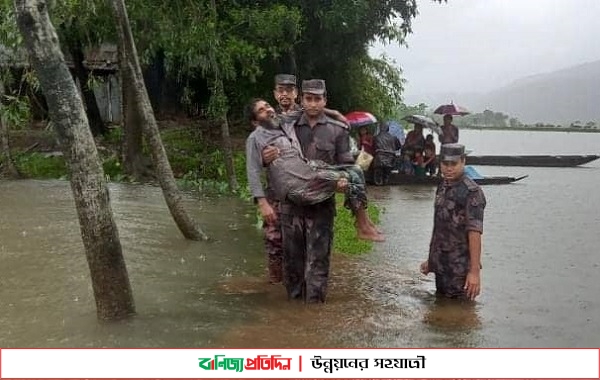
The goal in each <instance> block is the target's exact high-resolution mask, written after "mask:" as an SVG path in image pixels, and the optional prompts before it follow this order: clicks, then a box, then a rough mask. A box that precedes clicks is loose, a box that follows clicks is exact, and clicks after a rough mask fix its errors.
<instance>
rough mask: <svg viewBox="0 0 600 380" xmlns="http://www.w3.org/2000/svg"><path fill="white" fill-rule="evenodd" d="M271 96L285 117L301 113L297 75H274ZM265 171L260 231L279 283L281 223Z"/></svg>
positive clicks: (336, 116) (334, 113) (273, 277)
mask: <svg viewBox="0 0 600 380" xmlns="http://www.w3.org/2000/svg"><path fill="white" fill-rule="evenodd" d="M273 96H274V97H275V100H276V101H277V104H278V105H277V107H276V108H275V111H276V112H277V114H279V115H282V116H284V117H285V120H286V121H295V120H296V119H298V118H299V117H300V116H302V107H300V105H299V104H298V103H296V99H297V97H298V90H297V87H296V77H295V76H294V75H290V74H277V75H276V76H275V88H274V89H273ZM324 112H325V114H326V115H328V116H329V117H331V118H334V119H336V120H339V121H341V122H343V123H345V122H346V119H345V118H344V116H343V115H342V114H341V113H340V112H338V111H335V110H330V109H327V108H326V109H325V110H324ZM270 182H271V181H270V179H269V176H268V174H267V187H266V190H265V201H266V202H261V203H260V204H259V210H260V212H261V215H262V217H263V231H264V240H265V251H266V254H267V265H268V270H269V282H270V283H272V284H277V283H280V282H281V281H282V279H283V266H282V265H283V246H282V242H281V225H280V218H279V217H278V214H279V201H278V200H277V199H276V197H275V195H274V194H273V189H272V187H271V185H270Z"/></svg>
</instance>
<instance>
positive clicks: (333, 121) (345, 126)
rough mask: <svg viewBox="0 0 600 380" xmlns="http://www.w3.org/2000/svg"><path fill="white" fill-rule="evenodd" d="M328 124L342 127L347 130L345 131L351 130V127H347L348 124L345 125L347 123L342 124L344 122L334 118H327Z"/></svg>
mask: <svg viewBox="0 0 600 380" xmlns="http://www.w3.org/2000/svg"><path fill="white" fill-rule="evenodd" d="M327 122H328V123H329V124H333V125H336V126H338V127H340V128H343V129H345V130H350V127H348V125H347V124H345V123H342V122H341V121H339V120H336V119H332V118H331V117H329V116H327Z"/></svg>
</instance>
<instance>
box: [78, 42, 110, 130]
mask: <svg viewBox="0 0 600 380" xmlns="http://www.w3.org/2000/svg"><path fill="white" fill-rule="evenodd" d="M69 52H70V53H71V56H72V57H73V64H74V66H75V76H76V77H77V79H78V80H79V85H80V86H81V93H82V94H83V100H84V101H85V108H86V114H87V117H88V121H89V124H90V129H91V130H92V134H93V135H94V136H99V135H104V134H106V133H107V132H108V128H107V127H106V125H104V121H102V116H101V115H100V108H99V107H98V102H97V101H96V94H94V90H93V89H91V88H90V87H89V86H88V83H89V80H90V74H89V73H88V70H87V69H86V68H85V66H84V65H83V61H84V59H85V55H84V54H83V46H82V44H81V40H79V39H77V40H75V41H74V42H73V43H72V44H70V46H69ZM109 101H110V99H109Z"/></svg>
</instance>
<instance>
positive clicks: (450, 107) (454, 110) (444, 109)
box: [433, 102, 470, 116]
mask: <svg viewBox="0 0 600 380" xmlns="http://www.w3.org/2000/svg"><path fill="white" fill-rule="evenodd" d="M433 113H435V114H438V115H459V116H465V115H468V114H469V113H470V112H469V111H467V110H466V109H465V108H463V107H460V106H457V105H455V104H454V103H452V102H451V103H450V104H443V105H441V106H439V107H438V108H436V109H435V111H433Z"/></svg>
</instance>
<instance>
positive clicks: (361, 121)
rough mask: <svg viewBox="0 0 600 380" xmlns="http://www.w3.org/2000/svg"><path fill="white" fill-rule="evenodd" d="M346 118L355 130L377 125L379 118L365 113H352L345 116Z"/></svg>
mask: <svg viewBox="0 0 600 380" xmlns="http://www.w3.org/2000/svg"><path fill="white" fill-rule="evenodd" d="M344 117H345V118H346V120H348V124H350V125H351V126H352V127H354V128H360V127H362V126H364V125H369V124H375V123H377V118H375V116H373V114H371V113H369V112H364V111H355V112H350V113H349V114H347V115H344Z"/></svg>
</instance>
